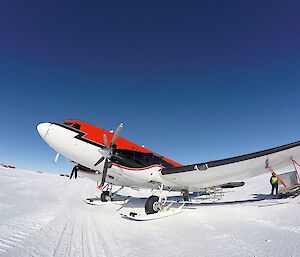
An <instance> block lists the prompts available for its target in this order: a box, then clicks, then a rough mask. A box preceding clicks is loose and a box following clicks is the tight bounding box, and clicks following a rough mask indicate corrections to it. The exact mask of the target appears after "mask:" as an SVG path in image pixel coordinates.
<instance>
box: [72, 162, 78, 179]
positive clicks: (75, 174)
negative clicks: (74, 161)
mask: <svg viewBox="0 0 300 257" xmlns="http://www.w3.org/2000/svg"><path fill="white" fill-rule="evenodd" d="M78 169H79V168H78V166H77V165H75V166H74V167H73V169H72V171H71V174H70V179H72V177H73V175H74V178H75V179H76V178H77V171H78Z"/></svg>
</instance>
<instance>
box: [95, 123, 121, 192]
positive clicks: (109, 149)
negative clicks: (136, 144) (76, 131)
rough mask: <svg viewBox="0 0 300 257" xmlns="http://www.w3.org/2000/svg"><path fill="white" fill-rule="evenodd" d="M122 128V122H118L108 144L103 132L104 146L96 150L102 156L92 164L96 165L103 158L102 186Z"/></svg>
mask: <svg viewBox="0 0 300 257" xmlns="http://www.w3.org/2000/svg"><path fill="white" fill-rule="evenodd" d="M122 128H123V123H120V125H119V126H118V127H117V129H116V131H115V133H114V135H113V137H112V139H111V141H110V144H109V145H108V140H107V136H106V134H103V142H104V148H103V149H99V150H98V152H99V153H100V154H101V155H102V157H101V158H100V159H99V160H98V161H97V162H96V163H95V164H94V166H97V165H99V164H100V163H101V162H103V161H104V160H105V162H104V166H103V171H102V180H101V184H100V186H103V185H104V183H105V180H106V175H107V169H108V168H109V164H110V158H111V157H112V156H113V146H114V145H115V142H116V140H117V138H118V137H119V135H120V133H121V130H122Z"/></svg>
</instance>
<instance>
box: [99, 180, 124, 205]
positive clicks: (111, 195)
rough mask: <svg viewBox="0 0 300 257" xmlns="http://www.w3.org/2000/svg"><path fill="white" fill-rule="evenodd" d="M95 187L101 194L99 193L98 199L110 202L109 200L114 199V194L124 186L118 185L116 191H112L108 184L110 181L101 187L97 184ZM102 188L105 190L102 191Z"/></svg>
mask: <svg viewBox="0 0 300 257" xmlns="http://www.w3.org/2000/svg"><path fill="white" fill-rule="evenodd" d="M97 187H98V188H99V189H100V190H101V191H102V194H101V196H100V200H101V202H111V201H113V199H114V197H115V196H116V194H117V193H118V192H119V191H120V190H122V189H123V188H124V187H123V186H122V187H120V188H119V189H118V190H117V191H115V192H113V191H112V189H113V188H112V184H110V183H107V184H106V186H104V187H102V188H100V187H99V186H98V185H97ZM104 189H106V190H105V191H104Z"/></svg>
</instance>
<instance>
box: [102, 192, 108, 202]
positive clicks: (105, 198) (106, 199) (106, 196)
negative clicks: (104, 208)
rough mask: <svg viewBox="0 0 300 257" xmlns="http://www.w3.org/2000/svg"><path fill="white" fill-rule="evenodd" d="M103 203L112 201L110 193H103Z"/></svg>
mask: <svg viewBox="0 0 300 257" xmlns="http://www.w3.org/2000/svg"><path fill="white" fill-rule="evenodd" d="M100 199H101V202H108V201H110V197H109V191H103V192H102V194H101V197H100Z"/></svg>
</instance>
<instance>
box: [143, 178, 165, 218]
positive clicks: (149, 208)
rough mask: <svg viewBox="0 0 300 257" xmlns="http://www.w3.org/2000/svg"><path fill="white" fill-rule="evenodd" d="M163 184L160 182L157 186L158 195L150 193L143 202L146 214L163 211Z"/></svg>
mask: <svg viewBox="0 0 300 257" xmlns="http://www.w3.org/2000/svg"><path fill="white" fill-rule="evenodd" d="M163 188H164V185H163V184H161V186H160V187H159V193H158V194H159V196H157V195H152V196H150V197H149V198H148V199H147V201H146V204H145V212H146V214H153V213H158V212H160V211H163V210H164V208H165V205H166V203H167V196H166V195H165V194H164V192H163Z"/></svg>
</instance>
